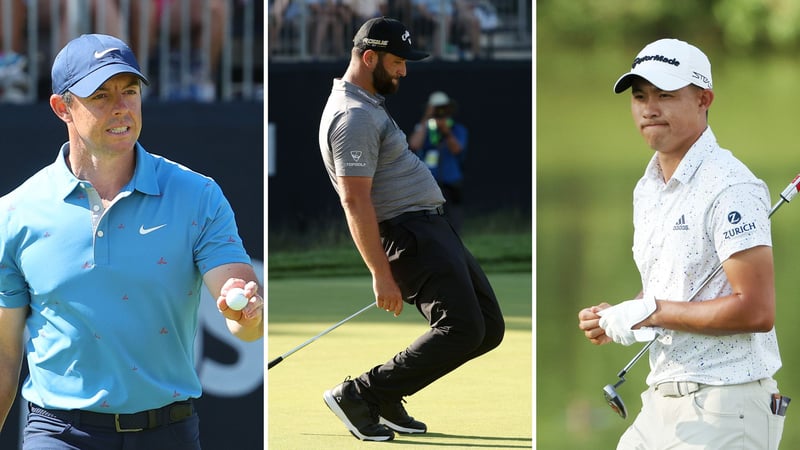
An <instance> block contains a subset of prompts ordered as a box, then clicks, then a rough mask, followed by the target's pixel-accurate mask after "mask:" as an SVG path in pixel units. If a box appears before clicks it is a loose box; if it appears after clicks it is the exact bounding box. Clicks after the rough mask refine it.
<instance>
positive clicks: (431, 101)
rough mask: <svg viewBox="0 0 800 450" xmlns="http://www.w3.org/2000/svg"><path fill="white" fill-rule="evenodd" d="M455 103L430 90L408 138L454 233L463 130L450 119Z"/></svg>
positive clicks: (459, 216) (458, 220)
mask: <svg viewBox="0 0 800 450" xmlns="http://www.w3.org/2000/svg"><path fill="white" fill-rule="evenodd" d="M455 112H456V102H455V101H454V100H453V99H451V98H450V96H448V95H447V94H446V93H444V92H442V91H434V92H432V93H431V95H430V97H428V104H427V106H426V108H425V113H424V114H423V116H422V120H420V122H419V123H417V124H416V125H415V126H414V131H413V132H412V133H411V135H409V136H408V148H410V149H411V151H413V152H414V153H416V154H417V156H419V157H420V159H422V160H423V161H425V165H427V166H428V168H429V169H430V170H431V173H432V174H433V177H434V178H435V179H436V182H437V183H438V184H439V188H441V189H442V194H444V198H445V208H444V210H445V214H446V215H447V218H448V219H449V220H450V223H451V224H452V225H453V228H455V229H456V231H458V232H461V226H462V224H463V216H464V214H463V199H464V159H465V156H466V151H467V137H468V135H469V133H468V130H467V127H466V126H464V124H462V123H460V122H457V121H456V120H455V119H454V115H455Z"/></svg>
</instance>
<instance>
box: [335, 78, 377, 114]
mask: <svg viewBox="0 0 800 450" xmlns="http://www.w3.org/2000/svg"><path fill="white" fill-rule="evenodd" d="M333 89H334V90H339V91H344V92H345V93H346V94H352V95H355V96H357V97H360V98H361V99H362V100H364V101H366V102H367V103H370V104H372V105H374V106H376V107H379V106H381V105H383V103H384V102H385V101H386V98H385V97H384V96H382V95H380V94H372V93H370V92H369V91H367V90H366V89H364V88H362V87H360V86H358V85H355V84H353V83H351V82H349V81H345V80H343V79H341V78H335V79H334V80H333Z"/></svg>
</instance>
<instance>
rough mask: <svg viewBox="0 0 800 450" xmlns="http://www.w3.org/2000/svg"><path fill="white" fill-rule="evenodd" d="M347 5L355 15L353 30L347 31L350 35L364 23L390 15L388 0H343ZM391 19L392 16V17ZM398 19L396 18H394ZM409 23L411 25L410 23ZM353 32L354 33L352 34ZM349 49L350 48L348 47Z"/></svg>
mask: <svg viewBox="0 0 800 450" xmlns="http://www.w3.org/2000/svg"><path fill="white" fill-rule="evenodd" d="M342 1H343V2H344V3H345V5H347V6H348V7H349V8H350V11H352V13H353V21H352V23H351V25H352V27H353V30H347V33H348V35H350V34H353V33H354V32H355V31H354V30H357V29H358V27H359V26H361V24H362V23H364V22H366V21H367V20H369V19H372V18H373V17H381V16H387V15H388V11H389V8H388V4H387V3H386V0H342ZM390 17H391V16H390ZM392 18H393V19H396V17H392ZM408 23H411V22H410V21H409V22H408ZM351 31H352V32H351ZM347 48H350V46H348V47H347Z"/></svg>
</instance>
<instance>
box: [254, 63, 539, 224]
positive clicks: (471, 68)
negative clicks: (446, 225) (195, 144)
mask: <svg viewBox="0 0 800 450" xmlns="http://www.w3.org/2000/svg"><path fill="white" fill-rule="evenodd" d="M407 68H408V74H407V77H406V78H403V79H402V80H401V82H400V90H399V91H398V93H397V94H394V95H391V96H388V97H387V107H388V110H389V112H390V114H392V117H394V119H395V121H396V122H397V123H398V124H399V125H400V127H401V128H402V129H403V131H404V132H405V133H406V135H409V134H410V133H411V131H412V130H413V127H414V125H415V124H416V123H418V122H419V120H420V118H421V116H422V113H423V110H424V107H425V103H426V102H427V99H428V96H429V95H430V93H431V92H433V91H436V90H442V91H445V92H446V93H447V94H448V95H450V97H451V98H453V99H455V100H456V101H457V102H458V105H459V110H458V113H457V116H456V120H458V121H460V122H462V123H464V124H465V125H466V126H467V128H468V130H469V143H468V154H467V157H466V162H465V171H466V175H465V177H466V178H465V187H464V189H465V195H464V197H465V208H466V209H467V210H468V211H469V212H470V214H471V215H475V214H480V213H484V212H491V211H496V210H500V209H516V210H518V211H522V212H523V213H530V211H531V205H532V198H531V192H532V176H533V175H532V173H533V163H532V157H533V146H532V136H533V131H532V127H533V125H532V112H533V106H532V86H533V82H532V71H531V69H532V67H531V62H530V61H507V62H504V61H492V62H470V63H463V62H430V63H427V62H419V63H409V64H408V66H407ZM345 69H346V63H328V64H320V63H317V64H271V65H270V66H269V71H268V73H269V85H270V91H269V95H268V96H267V101H268V118H267V119H268V122H269V124H270V131H271V133H274V134H273V135H272V136H271V138H270V140H271V141H274V143H275V146H274V148H272V147H270V149H269V151H270V152H271V153H273V155H272V158H273V159H272V161H274V162H275V164H274V167H273V166H271V167H270V172H271V174H270V177H269V185H268V187H269V190H268V192H269V198H268V204H269V226H270V229H273V228H277V227H288V228H290V229H296V230H300V231H302V230H303V229H304V227H307V226H309V225H312V224H316V223H318V222H324V221H326V220H329V219H331V218H334V219H338V218H341V217H342V214H341V211H340V210H341V207H340V206H339V203H338V199H337V198H336V195H335V193H334V191H333V188H332V187H331V184H330V181H329V180H328V176H327V174H326V173H325V169H324V167H323V165H322V160H321V157H320V154H319V152H320V150H319V144H318V140H317V139H318V138H317V136H318V131H319V119H320V115H321V113H322V109H323V107H324V106H325V102H326V100H327V98H328V94H329V93H330V89H331V85H332V81H333V78H335V77H341V76H342V74H343V73H344V71H345Z"/></svg>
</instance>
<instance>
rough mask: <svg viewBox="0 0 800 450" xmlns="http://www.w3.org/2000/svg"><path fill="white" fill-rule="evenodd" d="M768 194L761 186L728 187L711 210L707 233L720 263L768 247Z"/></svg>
mask: <svg viewBox="0 0 800 450" xmlns="http://www.w3.org/2000/svg"><path fill="white" fill-rule="evenodd" d="M768 215H769V192H768V191H767V189H766V187H765V186H764V185H763V184H758V183H742V184H737V185H733V186H730V187H728V188H726V189H725V190H723V191H722V193H721V194H720V195H719V196H718V197H717V199H716V201H715V202H714V204H713V207H712V209H711V233H712V236H713V238H714V245H715V247H716V249H717V253H718V255H719V260H720V261H725V260H726V259H728V258H729V257H730V256H731V255H733V254H734V253H737V252H740V251H742V250H747V249H749V248H753V247H757V246H761V245H766V246H772V234H771V227H770V221H769V217H768Z"/></svg>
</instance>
